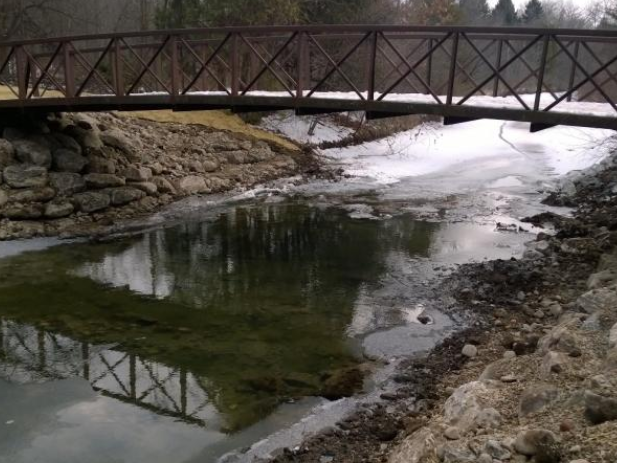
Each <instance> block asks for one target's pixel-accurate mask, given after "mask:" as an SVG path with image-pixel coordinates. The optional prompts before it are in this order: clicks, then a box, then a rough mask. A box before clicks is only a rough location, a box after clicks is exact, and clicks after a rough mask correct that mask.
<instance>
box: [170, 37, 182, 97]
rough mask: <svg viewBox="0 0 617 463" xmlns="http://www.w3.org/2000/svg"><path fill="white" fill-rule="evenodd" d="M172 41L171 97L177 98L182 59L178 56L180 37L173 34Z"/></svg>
mask: <svg viewBox="0 0 617 463" xmlns="http://www.w3.org/2000/svg"><path fill="white" fill-rule="evenodd" d="M169 43H171V98H172V100H175V99H176V96H177V95H179V94H180V74H179V71H180V61H179V56H178V37H177V36H175V35H172V36H171V39H170V41H169Z"/></svg>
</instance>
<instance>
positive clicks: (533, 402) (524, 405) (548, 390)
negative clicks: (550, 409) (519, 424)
mask: <svg viewBox="0 0 617 463" xmlns="http://www.w3.org/2000/svg"><path fill="white" fill-rule="evenodd" d="M558 396H559V391H558V389H557V388H556V387H555V386H552V385H550V384H545V383H537V384H533V385H531V386H529V387H528V388H527V389H526V390H525V391H524V392H523V394H522V395H521V399H520V401H519V406H518V410H519V411H518V414H519V416H521V417H523V416H527V415H531V414H532V413H536V412H539V411H540V410H543V409H544V408H546V407H547V406H549V405H550V404H551V403H552V402H554V401H555V400H557V397H558Z"/></svg>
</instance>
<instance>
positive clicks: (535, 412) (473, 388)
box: [273, 154, 617, 463]
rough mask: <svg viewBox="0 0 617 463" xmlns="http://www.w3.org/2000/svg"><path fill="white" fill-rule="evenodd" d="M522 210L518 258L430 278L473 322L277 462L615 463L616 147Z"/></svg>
mask: <svg viewBox="0 0 617 463" xmlns="http://www.w3.org/2000/svg"><path fill="white" fill-rule="evenodd" d="M550 198H551V199H550V201H552V202H554V201H555V198H558V202H559V203H562V204H564V203H567V204H571V205H575V206H576V207H577V212H576V214H575V216H574V217H571V218H569V217H561V216H557V215H555V214H550V213H545V214H541V215H539V216H536V217H531V218H529V219H528V221H529V222H532V223H534V224H537V225H540V226H547V227H554V228H555V230H556V233H550V234H549V233H540V234H539V235H538V237H537V239H536V241H534V242H531V243H529V246H528V249H527V251H526V253H525V256H524V258H523V259H520V260H516V259H512V260H509V261H492V262H486V263H481V264H468V265H464V266H462V267H460V268H459V270H458V272H456V273H455V274H453V275H452V276H451V277H449V278H448V279H447V280H446V281H445V282H443V283H441V285H442V290H443V291H449V292H450V294H452V295H453V296H454V297H455V298H456V300H457V304H456V306H458V308H457V309H456V310H462V311H464V312H465V313H467V314H469V315H470V316H471V317H472V319H473V320H474V321H473V322H472V323H471V326H470V327H469V328H467V329H465V330H463V331H460V332H458V333H457V334H456V335H454V336H453V337H452V338H450V339H448V340H446V341H445V342H444V343H442V344H441V345H440V346H438V347H437V348H436V349H434V350H433V351H432V352H431V353H430V354H429V355H428V356H424V357H419V358H416V359H410V360H408V361H405V362H404V363H403V364H402V366H401V368H399V371H398V374H397V375H396V377H395V381H396V382H397V383H398V384H399V387H398V389H397V390H396V392H395V393H391V392H388V393H384V394H382V395H381V399H382V401H381V403H378V404H375V405H370V406H367V407H364V408H362V409H361V410H360V411H358V412H357V413H355V414H354V415H353V416H351V417H350V418H348V419H346V420H345V421H343V422H341V423H339V424H338V425H337V426H336V427H335V428H331V429H328V430H326V431H325V432H323V433H321V434H319V435H317V436H315V437H313V438H310V439H309V440H307V441H306V442H304V444H303V445H302V446H300V447H297V448H294V449H287V450H285V451H284V453H283V454H281V455H279V456H278V457H276V458H275V459H274V460H273V461H275V462H277V463H286V462H319V463H328V462H336V461H341V462H388V463H416V462H417V463H420V462H446V463H459V462H461V463H462V462H481V463H499V462H519V463H523V462H536V463H558V462H566V463H568V462H569V463H585V462H588V463H600V462H609V463H615V462H617V309H616V308H617V250H616V249H615V244H616V243H617V232H616V231H615V230H616V229H617V154H616V155H613V156H612V157H610V158H609V159H607V160H606V161H604V162H602V163H600V164H599V165H597V166H595V167H594V168H593V169H591V170H590V172H589V174H588V175H585V176H582V177H581V178H580V179H579V180H578V181H575V182H572V181H569V183H568V185H567V188H564V191H562V192H558V193H556V194H553V195H551V197H550Z"/></svg>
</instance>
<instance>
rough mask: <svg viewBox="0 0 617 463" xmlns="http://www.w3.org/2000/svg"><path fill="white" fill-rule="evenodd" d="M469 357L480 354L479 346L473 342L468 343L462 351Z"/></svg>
mask: <svg viewBox="0 0 617 463" xmlns="http://www.w3.org/2000/svg"><path fill="white" fill-rule="evenodd" d="M461 353H462V354H463V355H464V356H465V357H467V358H470V359H472V358H475V357H476V356H477V355H478V348H477V347H476V346H474V345H473V344H467V345H465V347H463V350H462V352H461Z"/></svg>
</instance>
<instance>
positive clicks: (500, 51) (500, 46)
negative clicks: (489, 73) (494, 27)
mask: <svg viewBox="0 0 617 463" xmlns="http://www.w3.org/2000/svg"><path fill="white" fill-rule="evenodd" d="M502 56H503V39H502V40H499V41H497V61H496V63H495V69H497V75H495V82H494V84H493V97H494V98H497V97H498V96H499V73H500V72H501V71H500V69H501V59H502Z"/></svg>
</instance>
